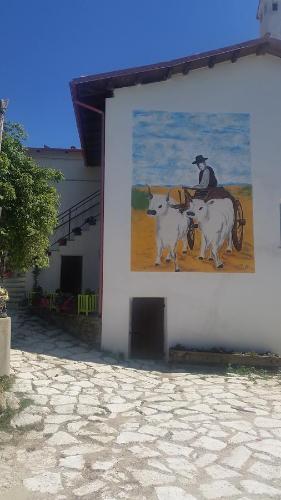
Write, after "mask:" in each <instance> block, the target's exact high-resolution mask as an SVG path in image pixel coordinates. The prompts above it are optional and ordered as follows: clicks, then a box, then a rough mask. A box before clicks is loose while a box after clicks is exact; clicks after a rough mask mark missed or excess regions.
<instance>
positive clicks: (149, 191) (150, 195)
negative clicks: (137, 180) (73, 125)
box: [147, 184, 153, 200]
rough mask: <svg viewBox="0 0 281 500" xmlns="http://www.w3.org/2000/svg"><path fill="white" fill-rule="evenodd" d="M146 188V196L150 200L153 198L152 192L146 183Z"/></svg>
mask: <svg viewBox="0 0 281 500" xmlns="http://www.w3.org/2000/svg"><path fill="white" fill-rule="evenodd" d="M147 189H148V198H149V199H150V200H152V198H153V194H152V192H151V189H150V186H149V185H148V184H147Z"/></svg>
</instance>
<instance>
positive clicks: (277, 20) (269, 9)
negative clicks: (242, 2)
mask: <svg viewBox="0 0 281 500" xmlns="http://www.w3.org/2000/svg"><path fill="white" fill-rule="evenodd" d="M257 19H258V20H259V21H260V34H261V36H265V35H269V36H272V37H275V38H281V2H280V0H260V2H259V7H258V12H257Z"/></svg>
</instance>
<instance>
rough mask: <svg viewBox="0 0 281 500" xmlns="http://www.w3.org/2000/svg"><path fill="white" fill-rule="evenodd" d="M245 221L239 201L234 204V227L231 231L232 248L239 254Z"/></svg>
mask: <svg viewBox="0 0 281 500" xmlns="http://www.w3.org/2000/svg"><path fill="white" fill-rule="evenodd" d="M245 224H246V221H245V219H244V215H243V208H242V205H241V203H240V201H239V200H235V203H234V225H233V229H232V240H233V245H234V248H235V249H236V250H237V251H238V252H240V251H241V250H242V245H243V237H244V226H245Z"/></svg>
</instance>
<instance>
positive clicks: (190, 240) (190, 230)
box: [187, 221, 195, 250]
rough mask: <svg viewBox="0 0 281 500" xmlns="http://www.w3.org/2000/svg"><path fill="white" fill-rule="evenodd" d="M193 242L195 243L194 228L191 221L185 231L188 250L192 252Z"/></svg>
mask: <svg viewBox="0 0 281 500" xmlns="http://www.w3.org/2000/svg"><path fill="white" fill-rule="evenodd" d="M194 241H195V227H194V223H193V221H191V222H190V226H189V228H188V231H187V242H188V246H189V248H190V250H193V247H194Z"/></svg>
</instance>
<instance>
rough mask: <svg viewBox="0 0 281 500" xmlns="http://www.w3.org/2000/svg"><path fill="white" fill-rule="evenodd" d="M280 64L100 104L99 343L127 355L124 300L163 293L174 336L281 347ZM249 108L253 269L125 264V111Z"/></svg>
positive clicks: (128, 161)
mask: <svg viewBox="0 0 281 500" xmlns="http://www.w3.org/2000/svg"><path fill="white" fill-rule="evenodd" d="M280 78H281V64H280V60H279V59H278V58H274V57H272V56H268V55H266V56H259V57H256V56H249V57H247V58H243V59H241V60H239V61H238V62H237V63H235V64H232V63H230V62H229V63H223V64H219V65H217V66H215V67H214V68H213V69H200V70H197V71H193V72H191V73H190V74H189V75H187V76H181V75H180V76H175V77H173V78H172V79H170V80H168V81H166V82H161V83H156V84H150V85H143V86H135V87H131V88H127V89H126V88H124V89H120V90H116V91H115V96H114V98H112V99H108V100H107V103H106V147H105V149H106V158H105V221H104V223H105V226H104V229H105V232H104V285H103V286H104V288H103V326H102V346H103V348H104V349H109V350H112V351H119V352H124V353H126V354H128V352H129V329H130V300H131V298H132V297H164V298H165V300H166V313H165V314H166V332H165V334H166V351H167V349H168V347H169V346H173V345H175V344H177V343H180V344H183V345H185V346H192V347H203V346H204V347H207V348H211V347H220V346H222V347H224V348H230V349H239V350H254V351H263V352H265V351H273V352H278V353H279V354H281V308H280V296H281V281H280V275H281V274H280V271H281V250H280V208H279V204H280V198H281V168H280V158H281V141H280V129H281V118H280V117H281V101H280V98H279V94H280ZM136 109H137V110H160V111H173V112H174V111H185V112H204V113H225V112H229V113H237V112H241V113H250V115H251V155H252V160H251V163H252V181H253V200H254V240H255V241H254V243H255V268H256V269H255V273H253V274H240V273H238V274H228V273H224V274H220V273H197V272H193V273H164V272H163V273H161V272H160V273H151V272H142V273H139V272H131V271H130V241H131V185H132V112H133V111H134V110H136Z"/></svg>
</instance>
